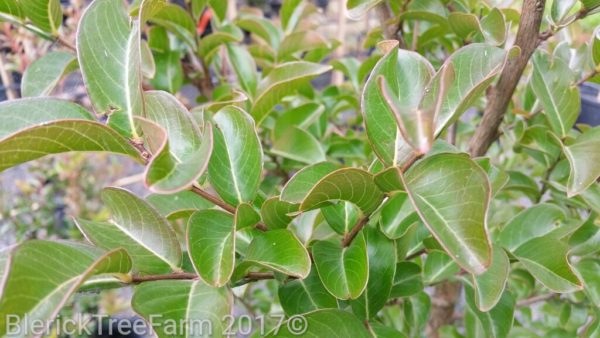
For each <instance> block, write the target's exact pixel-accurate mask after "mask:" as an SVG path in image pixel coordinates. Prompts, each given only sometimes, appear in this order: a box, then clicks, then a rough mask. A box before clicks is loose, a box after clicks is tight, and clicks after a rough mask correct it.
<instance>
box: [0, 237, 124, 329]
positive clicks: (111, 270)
mask: <svg viewBox="0 0 600 338" xmlns="http://www.w3.org/2000/svg"><path fill="white" fill-rule="evenodd" d="M8 264H10V265H9V267H8V268H7V270H8V273H7V274H6V275H5V276H4V278H3V281H2V284H1V285H0V286H1V287H2V289H1V290H0V295H1V298H0V336H2V337H5V336H6V335H7V329H8V328H9V327H10V326H9V322H8V321H9V320H10V321H11V322H14V319H12V320H11V319H10V316H11V315H12V316H17V317H18V318H19V323H18V324H17V325H18V330H19V332H20V333H21V334H22V336H23V337H25V336H28V337H30V336H31V337H32V336H34V333H35V332H33V331H32V330H35V327H37V329H40V328H39V323H40V322H41V323H44V325H48V324H50V323H51V322H52V321H53V319H54V318H55V317H56V316H57V315H58V312H59V311H60V309H61V308H62V307H63V306H64V305H65V303H66V302H67V300H68V299H69V297H70V296H71V295H73V294H74V293H75V292H76V291H77V289H78V288H79V287H80V286H81V285H82V284H83V282H84V281H85V280H86V279H88V278H89V277H91V276H93V275H99V274H126V273H128V272H129V270H130V269H131V260H130V258H129V256H128V255H127V253H126V252H125V250H123V249H116V250H113V251H110V252H104V251H102V250H100V249H98V248H94V247H91V246H87V245H83V244H77V243H68V242H60V243H58V242H49V241H40V240H33V241H28V242H25V243H23V244H21V245H19V246H17V247H15V248H13V249H11V252H10V259H9V263H8ZM34 323H38V324H35V325H36V326H32V324H34ZM48 329H49V328H48ZM37 333H38V334H39V331H37Z"/></svg>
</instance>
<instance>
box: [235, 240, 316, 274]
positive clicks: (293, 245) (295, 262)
mask: <svg viewBox="0 0 600 338" xmlns="http://www.w3.org/2000/svg"><path fill="white" fill-rule="evenodd" d="M245 262H249V263H254V264H257V265H260V266H263V267H265V268H267V269H272V270H275V271H277V272H281V273H284V274H286V275H289V276H293V277H298V278H306V276H308V274H309V273H310V258H309V256H308V252H307V251H306V248H304V246H303V245H302V243H300V241H299V240H298V238H296V236H294V235H293V234H292V233H291V232H290V231H289V230H285V229H280V230H271V231H268V232H263V233H260V234H259V235H257V236H256V237H254V239H253V240H252V242H251V243H250V246H249V247H248V250H247V252H246V257H245Z"/></svg>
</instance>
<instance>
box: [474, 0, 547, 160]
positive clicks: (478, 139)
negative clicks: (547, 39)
mask: <svg viewBox="0 0 600 338" xmlns="http://www.w3.org/2000/svg"><path fill="white" fill-rule="evenodd" d="M545 3H546V1H545V0H525V1H524V2H523V9H522V11H521V23H520V25H519V30H518V32H517V38H516V40H515V45H516V46H519V47H520V48H521V54H520V55H519V56H518V57H516V58H513V59H511V60H509V61H508V63H507V65H506V67H504V70H503V71H502V73H501V74H500V78H499V80H498V84H497V85H496V87H494V88H492V89H491V90H490V92H489V94H488V105H487V107H486V109H485V112H484V114H483V120H482V121H481V124H480V125H479V127H477V130H476V131H475V135H474V136H473V138H472V139H471V142H470V144H469V151H470V153H471V155H472V156H483V155H485V153H486V152H487V150H488V148H489V147H490V146H491V145H492V143H493V142H494V141H495V140H496V139H497V138H498V127H499V126H500V123H502V119H503V118H504V114H505V113H506V109H507V108H508V105H509V104H510V101H511V99H512V96H513V94H514V92H515V89H516V88H517V85H518V84H519V80H520V79H521V76H522V75H523V71H524V70H525V67H526V66H527V63H528V62H529V59H530V58H531V55H532V54H533V52H534V51H535V49H536V48H537V47H538V45H539V43H540V25H541V22H542V16H543V14H544V6H545Z"/></svg>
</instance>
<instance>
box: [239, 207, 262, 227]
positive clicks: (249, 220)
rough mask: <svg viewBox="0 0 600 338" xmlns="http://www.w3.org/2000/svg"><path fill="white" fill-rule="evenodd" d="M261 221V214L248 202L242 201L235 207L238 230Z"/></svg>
mask: <svg viewBox="0 0 600 338" xmlns="http://www.w3.org/2000/svg"><path fill="white" fill-rule="evenodd" d="M258 222H260V214H259V213H258V211H256V210H255V209H254V207H253V206H251V205H250V204H248V203H242V204H240V205H238V207H237V208H236V209H235V218H234V224H235V228H236V229H237V230H240V229H243V228H247V227H251V226H253V225H255V224H256V223H258Z"/></svg>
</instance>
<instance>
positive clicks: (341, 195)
mask: <svg viewBox="0 0 600 338" xmlns="http://www.w3.org/2000/svg"><path fill="white" fill-rule="evenodd" d="M334 200H340V201H348V202H352V203H354V204H355V205H356V206H357V207H359V208H360V209H361V210H362V212H363V213H365V214H370V213H371V212H373V211H375V209H376V208H377V207H378V206H379V204H380V203H381V201H382V200H383V193H382V192H381V190H379V188H378V187H377V185H375V183H374V182H373V176H372V175H371V174H370V173H369V172H367V171H364V170H361V169H356V168H343V169H339V170H336V171H334V172H332V173H330V174H328V175H327V176H325V177H323V178H322V179H321V180H319V181H318V182H317V184H315V186H314V187H312V188H311V189H310V191H309V192H308V193H307V195H306V197H305V198H304V199H303V201H302V204H300V210H301V211H306V210H312V209H316V208H320V207H322V206H323V205H324V204H325V203H326V202H328V201H334Z"/></svg>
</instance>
